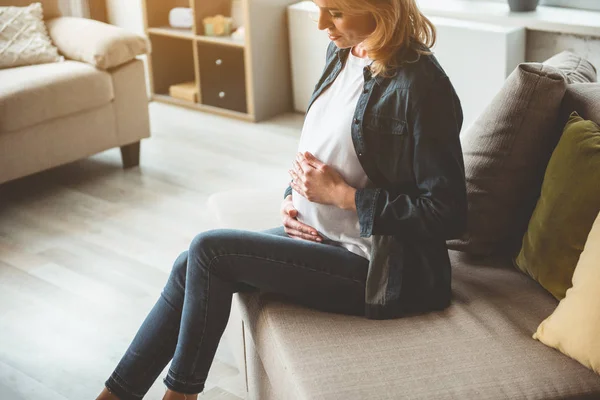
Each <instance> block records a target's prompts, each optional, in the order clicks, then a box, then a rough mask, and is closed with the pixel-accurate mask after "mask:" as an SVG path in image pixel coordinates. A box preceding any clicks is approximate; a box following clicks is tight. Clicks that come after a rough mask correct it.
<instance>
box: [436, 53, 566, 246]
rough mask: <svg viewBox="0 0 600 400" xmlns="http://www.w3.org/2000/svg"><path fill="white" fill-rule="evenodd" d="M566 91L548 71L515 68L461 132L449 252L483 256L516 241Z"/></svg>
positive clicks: (541, 67) (527, 65)
mask: <svg viewBox="0 0 600 400" xmlns="http://www.w3.org/2000/svg"><path fill="white" fill-rule="evenodd" d="M566 89H567V82H566V78H565V76H564V74H563V73H561V71H559V70H558V69H556V68H554V67H550V66H548V65H544V64H539V63H524V64H520V65H519V66H518V67H517V68H516V69H515V71H514V72H513V73H512V74H511V75H510V76H509V77H508V79H507V80H506V83H505V84H504V86H503V87H502V89H501V91H500V92H499V93H498V94H497V95H496V97H495V98H494V99H493V100H492V102H491V103H490V105H489V106H488V107H487V108H486V110H485V111H484V112H483V113H482V115H481V116H480V117H479V118H478V119H477V120H476V121H475V123H474V124H473V125H472V126H471V127H470V128H469V129H468V130H466V131H464V132H463V133H462V134H461V143H462V147H463V154H464V159H465V174H466V179H467V193H468V200H469V211H468V227H467V234H466V236H465V238H463V239H461V240H453V241H450V242H449V243H448V244H449V247H450V248H451V249H453V250H462V251H467V252H470V253H473V254H482V255H489V254H491V253H493V252H495V251H500V250H501V248H502V247H503V246H504V245H505V244H506V242H507V241H509V240H510V239H512V238H513V237H515V236H518V237H519V240H520V238H521V237H522V234H523V232H524V230H525V227H526V226H527V221H529V217H530V216H531V211H532V210H533V207H534V205H535V200H536V198H537V196H538V195H539V188H540V186H541V182H542V177H543V171H544V169H545V166H546V163H547V161H548V159H549V157H550V154H551V152H552V148H553V147H554V145H555V144H556V142H554V141H553V139H554V136H556V135H552V131H553V129H554V128H555V126H556V120H557V119H558V118H557V116H558V111H559V108H560V105H561V101H562V98H563V96H564V94H565V91H566Z"/></svg>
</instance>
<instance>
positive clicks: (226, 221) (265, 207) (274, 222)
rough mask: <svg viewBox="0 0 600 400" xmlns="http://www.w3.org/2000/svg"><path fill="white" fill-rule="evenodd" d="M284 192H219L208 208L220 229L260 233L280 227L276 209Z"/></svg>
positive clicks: (281, 200) (212, 198)
mask: <svg viewBox="0 0 600 400" xmlns="http://www.w3.org/2000/svg"><path fill="white" fill-rule="evenodd" d="M284 191H285V188H274V189H263V190H261V189H246V190H230V191H226V192H219V193H215V194H213V195H211V196H210V197H209V198H208V207H209V210H210V211H211V212H212V214H213V216H214V218H215V220H216V222H217V224H218V226H219V227H220V228H229V229H243V230H249V231H262V230H266V229H271V228H275V227H277V226H281V225H282V221H281V215H280V209H281V203H282V202H283V192H284Z"/></svg>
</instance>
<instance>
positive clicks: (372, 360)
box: [237, 252, 600, 400]
mask: <svg viewBox="0 0 600 400" xmlns="http://www.w3.org/2000/svg"><path fill="white" fill-rule="evenodd" d="M450 255H451V259H452V262H453V266H454V270H453V274H454V275H453V295H454V299H453V304H452V305H451V306H450V307H449V308H448V309H447V310H445V311H442V312H436V313H431V314H426V315H422V316H413V317H408V318H403V319H395V320H385V321H376V320H368V319H365V318H362V317H355V316H345V315H337V314H331V313H326V312H320V311H315V310H310V309H307V308H304V307H301V306H298V305H294V304H291V303H288V302H286V301H285V300H284V299H282V298H281V297H279V296H277V295H273V294H266V293H258V294H257V293H243V294H239V295H238V296H239V297H238V299H237V301H238V304H239V306H240V307H241V311H242V315H243V318H244V321H245V326H246V329H247V332H249V333H250V335H251V337H252V339H253V342H254V345H255V346H256V349H257V352H258V354H259V355H260V359H261V360H262V364H263V366H264V368H265V371H266V372H267V375H268V377H269V380H270V385H271V386H272V387H273V389H274V391H275V392H276V393H278V394H279V395H280V396H285V398H286V399H328V400H332V399H371V400H374V399H375V400H376V399H399V398H410V399H438V400H440V399H575V398H600V377H598V376H597V375H595V374H594V373H593V372H592V371H590V370H588V369H587V368H585V367H583V366H582V365H580V364H579V363H578V362H577V361H574V360H572V359H570V358H569V357H567V356H565V355H563V354H561V353H559V352H557V351H555V350H553V349H551V348H548V347H546V346H544V345H543V344H541V343H539V342H537V341H535V340H533V339H532V334H533V333H534V332H535V330H536V328H537V326H538V324H539V323H540V322H541V321H542V320H543V319H544V318H546V317H547V316H548V315H550V314H551V313H552V311H553V310H554V309H555V308H556V305H557V301H556V300H555V299H554V298H553V297H552V296H551V295H550V294H548V293H547V292H545V291H544V290H543V289H542V288H540V287H539V286H538V285H537V283H535V282H534V281H533V280H531V279H530V278H528V277H527V276H526V275H524V274H522V273H520V272H519V271H517V270H515V269H514V268H513V267H512V266H511V265H510V262H509V261H508V260H507V261H499V260H497V259H496V260H493V259H487V260H484V259H479V260H476V259H474V258H473V256H468V255H466V254H464V253H459V252H450ZM282 398H283V397H282Z"/></svg>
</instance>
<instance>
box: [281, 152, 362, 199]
mask: <svg viewBox="0 0 600 400" xmlns="http://www.w3.org/2000/svg"><path fill="white" fill-rule="evenodd" d="M293 166H294V168H293V169H292V170H288V172H289V174H290V176H291V177H292V182H291V183H290V185H291V187H292V189H294V190H295V191H296V192H298V193H299V194H300V195H302V196H303V197H305V198H306V199H307V200H308V201H312V202H313V203H320V204H330V205H335V206H338V207H342V205H343V203H344V202H345V201H346V199H347V194H348V190H351V189H353V188H351V187H350V186H349V185H348V184H347V183H346V181H345V180H344V178H343V177H342V176H341V175H340V173H339V172H337V171H336V170H335V169H334V168H333V167H331V166H329V165H327V164H325V163H323V162H322V161H320V160H319V159H318V158H316V157H315V156H314V155H312V154H311V153H309V152H308V151H307V152H304V153H298V154H297V155H296V159H295V160H294V162H293Z"/></svg>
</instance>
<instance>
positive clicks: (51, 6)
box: [0, 0, 70, 19]
mask: <svg viewBox="0 0 600 400" xmlns="http://www.w3.org/2000/svg"><path fill="white" fill-rule="evenodd" d="M31 3H42V8H43V9H44V19H50V18H54V17H60V16H62V15H67V14H68V10H69V9H70V7H69V0H0V6H16V7H26V6H28V5H30V4H31Z"/></svg>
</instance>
